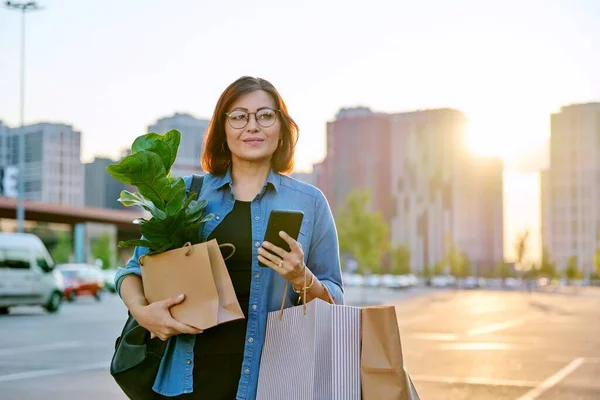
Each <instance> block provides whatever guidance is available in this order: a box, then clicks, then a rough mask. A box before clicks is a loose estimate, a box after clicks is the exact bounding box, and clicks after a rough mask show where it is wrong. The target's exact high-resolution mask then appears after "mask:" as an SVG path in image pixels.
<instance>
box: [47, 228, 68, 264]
mask: <svg viewBox="0 0 600 400" xmlns="http://www.w3.org/2000/svg"><path fill="white" fill-rule="evenodd" d="M57 239H58V240H57V242H56V244H55V245H54V247H53V248H52V250H51V251H50V255H51V256H52V259H53V260H54V262H55V263H57V264H62V263H67V262H69V260H70V259H71V254H72V252H73V242H72V240H71V235H70V234H68V233H67V232H59V233H58V235H57Z"/></svg>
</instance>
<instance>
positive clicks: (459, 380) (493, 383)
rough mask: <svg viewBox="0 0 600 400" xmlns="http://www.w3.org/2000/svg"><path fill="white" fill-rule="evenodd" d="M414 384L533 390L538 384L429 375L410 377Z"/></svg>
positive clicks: (509, 380) (510, 380)
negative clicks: (509, 387)
mask: <svg viewBox="0 0 600 400" xmlns="http://www.w3.org/2000/svg"><path fill="white" fill-rule="evenodd" d="M410 377H411V379H412V380H413V381H415V382H431V383H448V384H457V383H458V384H467V385H485V386H514V387H526V388H534V387H536V386H537V385H538V382H534V381H522V380H512V379H492V378H472V377H471V378H469V377H467V378H458V377H452V376H431V375H411V376H410Z"/></svg>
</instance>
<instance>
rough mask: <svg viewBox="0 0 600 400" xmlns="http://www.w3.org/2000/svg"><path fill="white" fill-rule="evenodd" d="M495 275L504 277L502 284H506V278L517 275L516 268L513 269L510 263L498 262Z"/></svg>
mask: <svg viewBox="0 0 600 400" xmlns="http://www.w3.org/2000/svg"><path fill="white" fill-rule="evenodd" d="M494 275H495V277H496V278H500V279H502V284H503V285H504V283H505V282H504V281H505V280H506V278H513V277H514V276H515V272H514V270H511V268H510V266H509V264H507V263H505V262H500V263H498V264H496V267H495V269H494Z"/></svg>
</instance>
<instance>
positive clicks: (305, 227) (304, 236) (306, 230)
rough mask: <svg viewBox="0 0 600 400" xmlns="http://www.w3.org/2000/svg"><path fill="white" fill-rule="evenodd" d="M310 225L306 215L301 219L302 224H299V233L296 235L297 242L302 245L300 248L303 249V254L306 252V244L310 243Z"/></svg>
mask: <svg viewBox="0 0 600 400" xmlns="http://www.w3.org/2000/svg"><path fill="white" fill-rule="evenodd" d="M311 229H312V225H311V224H310V221H309V220H308V219H306V217H305V218H304V219H303V220H302V225H300V234H299V235H298V242H300V244H301V245H302V249H304V254H307V253H308V246H309V245H310V238H311V236H312V232H311Z"/></svg>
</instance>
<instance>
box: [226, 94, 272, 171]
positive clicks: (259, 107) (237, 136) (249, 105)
mask: <svg viewBox="0 0 600 400" xmlns="http://www.w3.org/2000/svg"><path fill="white" fill-rule="evenodd" d="M227 113H228V115H227V116H226V117H225V119H226V121H225V134H226V136H227V146H228V147H229V150H230V151H231V158H232V162H236V161H246V162H269V163H270V162H271V157H272V156H273V153H274V152H275V150H277V146H278V144H279V138H280V136H281V120H280V117H279V111H277V110H276V105H275V102H274V101H273V99H272V98H271V96H270V95H269V94H268V93H267V92H265V91H262V90H257V91H255V92H252V93H248V94H246V95H244V96H241V97H240V98H239V99H237V100H236V101H235V102H234V103H233V104H232V105H231V107H230V108H229V110H227Z"/></svg>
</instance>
